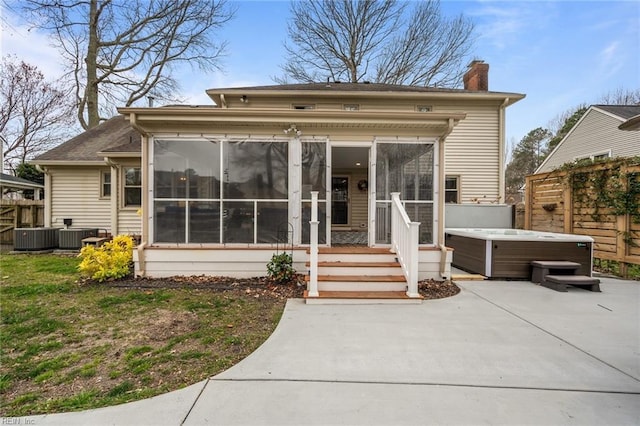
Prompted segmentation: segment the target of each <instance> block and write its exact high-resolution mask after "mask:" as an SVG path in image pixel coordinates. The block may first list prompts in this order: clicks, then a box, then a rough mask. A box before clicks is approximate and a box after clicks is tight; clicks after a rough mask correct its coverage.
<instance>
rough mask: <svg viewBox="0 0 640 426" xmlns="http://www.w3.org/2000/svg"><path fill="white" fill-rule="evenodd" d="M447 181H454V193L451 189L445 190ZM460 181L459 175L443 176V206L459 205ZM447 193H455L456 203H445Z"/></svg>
mask: <svg viewBox="0 0 640 426" xmlns="http://www.w3.org/2000/svg"><path fill="white" fill-rule="evenodd" d="M447 179H455V181H456V189H455V191H454V190H452V189H447ZM461 180H462V179H460V175H445V177H444V199H443V201H444V203H445V204H460V182H461ZM449 192H455V193H456V201H455V202H452V201H447V193H449Z"/></svg>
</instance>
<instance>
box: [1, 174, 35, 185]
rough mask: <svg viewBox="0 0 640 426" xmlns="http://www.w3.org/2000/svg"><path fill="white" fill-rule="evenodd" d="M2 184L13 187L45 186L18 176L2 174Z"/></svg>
mask: <svg viewBox="0 0 640 426" xmlns="http://www.w3.org/2000/svg"><path fill="white" fill-rule="evenodd" d="M0 184H2V185H4V186H7V187H13V188H44V185H42V184H39V183H37V182H32V181H30V180H27V179H23V178H20V177H17V176H12V175H7V174H5V173H2V174H0Z"/></svg>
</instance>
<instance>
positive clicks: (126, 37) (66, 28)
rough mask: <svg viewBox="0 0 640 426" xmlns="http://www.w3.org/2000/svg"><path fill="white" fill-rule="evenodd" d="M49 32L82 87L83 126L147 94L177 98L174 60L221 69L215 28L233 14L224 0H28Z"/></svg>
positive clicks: (32, 12)
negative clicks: (173, 74) (118, 106)
mask: <svg viewBox="0 0 640 426" xmlns="http://www.w3.org/2000/svg"><path fill="white" fill-rule="evenodd" d="M24 10H25V11H26V12H28V13H29V14H30V16H31V17H32V19H33V21H34V23H37V24H38V25H40V26H41V27H43V28H45V29H47V30H49V31H51V33H52V36H53V38H54V41H55V45H56V46H57V47H58V48H59V49H60V51H61V52H62V57H63V59H64V61H65V63H66V64H67V67H68V68H67V70H68V74H67V76H68V77H69V78H71V79H72V80H73V84H74V85H75V87H76V88H77V89H76V100H77V115H78V120H79V122H80V124H81V125H82V126H83V127H84V128H91V127H94V126H96V125H97V124H98V123H99V122H100V120H103V119H104V118H108V117H109V116H110V115H112V114H113V110H114V107H115V106H116V105H122V104H124V105H127V106H130V105H132V104H134V103H135V102H137V101H139V100H141V99H143V98H144V97H145V96H147V95H148V94H149V93H151V92H153V93H154V96H156V97H157V98H159V99H165V100H175V99H176V90H177V89H178V84H177V82H176V80H175V79H174V78H173V76H172V71H173V69H175V66H177V65H180V64H189V65H190V66H197V67H199V68H200V69H202V70H211V69H217V68H219V66H220V61H221V59H222V57H223V56H224V53H225V50H226V46H227V44H226V43H225V42H223V41H217V40H216V39H215V38H214V36H215V32H216V30H218V29H220V28H221V27H222V26H223V25H224V24H226V23H227V22H228V21H229V20H230V19H231V18H232V17H233V15H234V12H235V11H234V10H233V9H232V8H230V7H228V6H227V3H226V0H84V1H72V0H27V3H26V6H25V7H24Z"/></svg>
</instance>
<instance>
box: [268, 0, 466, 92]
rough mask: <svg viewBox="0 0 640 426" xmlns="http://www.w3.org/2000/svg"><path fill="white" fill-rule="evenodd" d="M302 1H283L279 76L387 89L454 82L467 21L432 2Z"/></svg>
mask: <svg viewBox="0 0 640 426" xmlns="http://www.w3.org/2000/svg"><path fill="white" fill-rule="evenodd" d="M409 4H410V3H407V2H397V1H395V0H308V1H304V2H300V1H293V2H292V3H291V16H292V17H291V21H290V23H289V26H288V33H289V42H288V43H285V49H286V51H287V60H286V62H285V63H284V65H283V66H282V70H283V72H284V76H282V77H276V78H275V80H276V81H278V82H281V83H282V82H285V81H287V80H288V79H289V78H290V79H292V80H295V81H300V82H314V81H315V82H317V81H322V80H324V79H327V78H328V79H333V80H340V79H343V80H347V81H349V82H354V83H355V82H359V81H364V80H369V81H375V82H380V83H390V84H409V85H419V86H427V85H437V86H449V87H450V86H455V85H458V84H460V82H461V78H462V75H463V73H464V70H465V65H466V62H467V59H468V56H469V54H470V51H471V48H472V42H473V29H474V27H473V23H472V22H471V21H470V20H468V19H467V18H465V17H463V16H458V17H456V18H453V19H447V18H445V17H443V16H442V15H441V13H440V3H439V1H437V0H425V1H421V2H416V3H415V5H414V6H413V8H412V9H411V10H409V9H408V5H409Z"/></svg>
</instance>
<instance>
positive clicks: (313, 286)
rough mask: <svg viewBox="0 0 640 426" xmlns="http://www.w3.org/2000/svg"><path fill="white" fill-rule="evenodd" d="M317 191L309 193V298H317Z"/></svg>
mask: <svg viewBox="0 0 640 426" xmlns="http://www.w3.org/2000/svg"><path fill="white" fill-rule="evenodd" d="M319 223H320V222H319V221H318V191H311V220H310V221H309V224H310V225H311V230H310V231H311V232H310V234H311V235H310V236H309V239H310V241H309V243H310V247H309V286H308V288H307V291H308V296H309V297H318V296H319V293H318V224H319Z"/></svg>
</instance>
